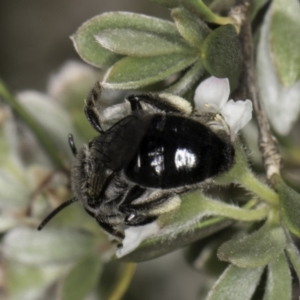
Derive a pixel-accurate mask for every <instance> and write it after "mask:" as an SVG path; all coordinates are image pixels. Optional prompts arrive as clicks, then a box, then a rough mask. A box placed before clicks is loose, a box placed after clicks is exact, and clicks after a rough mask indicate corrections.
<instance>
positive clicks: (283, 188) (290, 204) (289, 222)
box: [275, 177, 300, 237]
mask: <svg viewBox="0 0 300 300" xmlns="http://www.w3.org/2000/svg"><path fill="white" fill-rule="evenodd" d="M275 187H276V189H277V191H278V194H279V198H280V209H281V214H282V217H283V221H284V224H285V226H286V227H287V228H288V229H289V230H290V231H291V232H292V233H294V234H295V235H297V236H298V237H300V218H299V216H300V195H299V194H298V193H297V192H296V191H295V190H293V189H292V188H290V187H289V186H288V185H286V184H285V182H284V181H283V180H282V179H281V178H279V177H277V178H276V179H275Z"/></svg>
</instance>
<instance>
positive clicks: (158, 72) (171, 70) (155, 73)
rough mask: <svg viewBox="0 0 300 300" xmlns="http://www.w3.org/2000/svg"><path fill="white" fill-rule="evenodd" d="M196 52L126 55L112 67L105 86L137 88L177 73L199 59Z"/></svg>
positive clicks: (104, 83) (111, 87)
mask: <svg viewBox="0 0 300 300" xmlns="http://www.w3.org/2000/svg"><path fill="white" fill-rule="evenodd" d="M197 59H198V56H197V54H195V53H180V54H170V55H162V56H155V57H125V58H123V59H121V60H120V61H119V62H117V63H116V64H115V65H114V66H113V67H111V68H110V69H109V70H108V72H107V74H106V76H105V78H104V80H103V87H104V88H109V89H136V88H140V87H143V86H146V85H149V84H151V83H155V82H157V81H160V80H162V79H165V78H167V77H169V76H170V75H172V74H175V73H177V72H179V71H181V70H183V69H185V68H187V67H188V66H190V65H192V64H193V63H194V62H195V61H197Z"/></svg>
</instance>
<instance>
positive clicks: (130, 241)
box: [116, 222, 159, 258]
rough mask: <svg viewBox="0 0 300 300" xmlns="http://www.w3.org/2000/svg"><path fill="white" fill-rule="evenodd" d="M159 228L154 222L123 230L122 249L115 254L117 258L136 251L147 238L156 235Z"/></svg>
mask: <svg viewBox="0 0 300 300" xmlns="http://www.w3.org/2000/svg"><path fill="white" fill-rule="evenodd" d="M158 231H159V227H158V225H157V223H156V222H153V223H150V224H147V225H144V226H137V227H129V228H128V229H125V238H124V240H123V242H122V247H121V248H119V249H118V250H117V252H116V255H117V257H119V258H120V257H122V256H124V255H126V254H128V253H130V252H132V251H133V250H134V249H136V248H137V247H138V246H139V245H140V243H141V242H142V241H144V240H145V239H146V238H147V237H149V236H151V235H153V234H155V233H157V232H158Z"/></svg>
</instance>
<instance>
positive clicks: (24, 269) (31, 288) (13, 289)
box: [5, 261, 66, 300]
mask: <svg viewBox="0 0 300 300" xmlns="http://www.w3.org/2000/svg"><path fill="white" fill-rule="evenodd" d="M65 271H66V266H60V265H56V266H53V265H51V264H50V265H44V266H43V268H41V267H40V266H33V265H24V264H22V263H19V262H11V261H6V263H5V276H6V277H5V280H6V283H7V286H6V287H7V293H8V295H9V299H10V300H19V299H24V300H25V299H45V294H46V292H47V288H48V287H49V285H51V284H53V282H54V281H57V280H58V279H59V278H60V277H61V275H62V274H63V273H64V272H65Z"/></svg>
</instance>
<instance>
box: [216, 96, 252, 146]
mask: <svg viewBox="0 0 300 300" xmlns="http://www.w3.org/2000/svg"><path fill="white" fill-rule="evenodd" d="M221 114H222V116H223V117H224V119H225V121H226V123H227V124H228V125H229V127H230V132H231V140H232V141H234V139H235V136H236V134H237V133H238V131H239V130H240V129H242V128H243V127H244V126H245V125H246V124H247V123H248V122H249V121H250V120H251V119H252V102H251V101H250V100H245V101H242V100H239V101H236V102H234V101H233V100H229V101H228V102H227V103H226V104H225V105H224V106H223V107H222V109H221Z"/></svg>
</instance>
